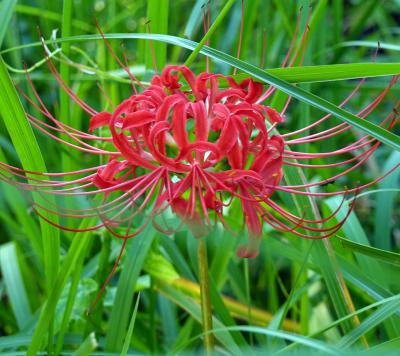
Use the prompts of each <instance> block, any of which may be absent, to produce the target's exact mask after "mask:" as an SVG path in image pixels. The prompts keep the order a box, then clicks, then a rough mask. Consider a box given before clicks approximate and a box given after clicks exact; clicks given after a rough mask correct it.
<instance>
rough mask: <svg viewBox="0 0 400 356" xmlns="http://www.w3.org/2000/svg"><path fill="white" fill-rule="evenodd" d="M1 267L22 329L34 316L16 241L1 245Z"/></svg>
mask: <svg viewBox="0 0 400 356" xmlns="http://www.w3.org/2000/svg"><path fill="white" fill-rule="evenodd" d="M0 269H1V273H2V275H3V280H4V284H5V287H6V291H7V295H8V300H9V301H10V304H11V307H12V309H13V312H14V315H15V318H16V319H17V323H18V327H19V329H20V330H22V329H23V328H24V327H25V325H26V324H27V322H28V321H29V319H30V318H31V316H32V313H31V308H30V306H29V300H28V295H27V293H26V289H25V286H24V281H23V279H22V274H21V270H20V267H19V263H18V256H17V249H16V246H15V243H14V242H9V243H6V244H4V245H1V246H0Z"/></svg>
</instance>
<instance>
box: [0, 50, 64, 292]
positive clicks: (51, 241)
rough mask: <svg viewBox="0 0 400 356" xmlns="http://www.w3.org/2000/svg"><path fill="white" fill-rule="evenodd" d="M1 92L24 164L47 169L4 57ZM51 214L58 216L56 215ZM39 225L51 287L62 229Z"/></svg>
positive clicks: (1, 112)
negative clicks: (60, 230)
mask: <svg viewBox="0 0 400 356" xmlns="http://www.w3.org/2000/svg"><path fill="white" fill-rule="evenodd" d="M0 92H1V93H2V95H0V116H1V117H2V118H3V120H4V123H5V124H6V127H7V130H8V133H9V134H10V137H11V140H12V142H13V144H14V147H15V149H16V151H17V153H18V156H19V158H20V160H21V163H22V166H23V168H24V169H26V170H30V171H34V172H46V171H47V169H46V165H45V163H44V160H43V157H42V154H41V152H40V148H39V145H38V143H37V141H36V138H35V135H34V134H33V131H32V128H31V126H30V125H29V123H28V120H27V118H26V116H25V112H24V109H23V107H22V104H21V102H20V100H19V98H18V95H17V92H16V90H15V88H14V86H13V83H12V81H11V78H10V76H9V74H8V72H7V69H6V67H5V65H4V62H3V60H2V58H1V57H0ZM33 198H34V200H36V201H37V202H39V203H40V199H41V198H40V196H39V195H37V194H33ZM42 214H43V216H44V217H48V218H50V217H49V213H47V212H45V211H43V212H42ZM52 218H53V219H55V217H52ZM55 222H56V220H55ZM40 226H41V230H42V243H43V255H44V266H45V273H46V278H47V280H46V282H47V286H48V289H50V288H51V286H52V284H53V282H54V280H55V278H56V275H57V270H58V266H59V258H60V245H59V244H60V242H59V230H58V229H57V228H55V227H54V226H52V225H50V224H48V223H47V222H45V221H43V220H41V222H40Z"/></svg>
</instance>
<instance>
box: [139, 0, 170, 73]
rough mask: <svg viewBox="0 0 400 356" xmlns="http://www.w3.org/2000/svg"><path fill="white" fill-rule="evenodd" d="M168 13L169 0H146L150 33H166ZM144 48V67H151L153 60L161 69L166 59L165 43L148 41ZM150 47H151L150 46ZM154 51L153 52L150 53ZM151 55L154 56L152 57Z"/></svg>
mask: <svg viewBox="0 0 400 356" xmlns="http://www.w3.org/2000/svg"><path fill="white" fill-rule="evenodd" d="M168 15H169V0H164V1H159V0H149V1H148V2H147V20H148V21H150V22H149V26H150V30H151V33H162V34H166V33H168ZM147 45H148V48H147V50H146V61H145V64H146V68H148V69H153V67H154V62H153V60H154V61H155V64H156V66H157V68H158V70H161V69H162V68H164V67H165V64H166V61H167V46H166V44H165V43H160V42H157V43H151V42H148V44H147ZM151 47H152V48H151ZM153 51H154V53H152V52H153ZM153 55H154V57H155V58H153Z"/></svg>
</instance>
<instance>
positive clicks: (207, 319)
mask: <svg viewBox="0 0 400 356" xmlns="http://www.w3.org/2000/svg"><path fill="white" fill-rule="evenodd" d="M197 259H198V264H199V283H200V306H201V319H202V325H203V332H204V333H205V335H204V349H205V352H206V354H207V355H211V354H212V352H213V349H214V335H213V334H211V333H210V331H211V330H212V328H213V326H212V311H211V300H210V285H209V281H208V258H207V244H206V240H205V237H200V238H198V239H197Z"/></svg>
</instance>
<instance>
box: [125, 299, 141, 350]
mask: <svg viewBox="0 0 400 356" xmlns="http://www.w3.org/2000/svg"><path fill="white" fill-rule="evenodd" d="M139 301H140V293H139V294H138V296H137V298H136V303H135V308H134V309H133V313H132V317H131V321H130V323H129V328H128V331H127V332H126V336H125V341H124V345H123V347H122V351H121V356H126V355H127V354H128V350H129V345H130V344H131V340H132V334H133V328H134V327H135V321H136V315H137V311H138V307H139Z"/></svg>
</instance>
